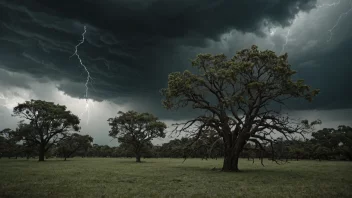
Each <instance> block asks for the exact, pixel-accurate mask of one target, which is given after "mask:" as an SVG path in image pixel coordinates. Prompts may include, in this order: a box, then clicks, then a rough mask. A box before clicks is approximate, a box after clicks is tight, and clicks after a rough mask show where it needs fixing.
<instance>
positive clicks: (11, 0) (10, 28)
mask: <svg viewBox="0 0 352 198" xmlns="http://www.w3.org/2000/svg"><path fill="white" fill-rule="evenodd" d="M315 3H316V0H285V1H279V0H246V1H226V0H218V1H214V0H177V1H176V0H168V1H166V0H164V1H161V0H140V1H137V0H129V1H127V0H115V1H114V0H106V1H95V0H94V1H93V0H76V1H74V2H70V3H66V2H63V1H47V0H37V1H32V0H26V1H15V0H8V1H6V0H0V22H1V23H0V45H1V48H0V61H1V62H0V64H1V67H3V68H5V69H6V70H9V71H18V72H24V73H29V74H31V75H32V76H35V77H38V78H39V77H43V76H46V77H49V78H51V79H52V80H61V79H68V80H70V81H72V82H74V83H84V82H85V78H86V73H85V72H84V70H83V69H82V67H81V66H80V65H79V63H78V61H77V58H76V57H72V58H69V57H70V56H71V55H72V54H73V52H74V47H75V45H76V44H77V43H78V42H79V39H81V34H82V31H83V25H87V33H86V43H84V44H83V45H82V46H81V47H80V48H79V53H80V55H81V57H82V60H83V62H84V64H85V65H86V66H87V68H88V70H89V71H90V73H91V76H92V78H93V83H94V87H91V86H90V94H89V95H90V97H92V98H94V99H96V100H102V99H111V100H115V101H121V98H120V97H125V100H126V98H128V99H129V98H131V99H132V98H134V99H135V100H136V101H138V102H140V104H138V105H139V106H141V108H142V107H143V108H145V109H147V110H151V109H155V108H160V97H159V93H158V90H159V89H160V88H162V87H164V86H165V85H166V80H167V75H168V73H170V72H172V71H178V70H183V69H185V68H186V67H188V66H189V64H188V58H190V57H189V56H190V55H189V54H186V53H182V52H180V51H179V50H178V49H179V47H180V46H192V47H203V48H204V47H206V46H207V40H209V39H210V40H215V41H217V40H219V39H220V35H221V34H223V33H225V32H226V31H229V30H231V29H237V30H239V31H241V32H253V33H255V34H257V35H259V36H262V35H264V33H263V32H262V31H263V30H262V29H261V27H262V26H263V24H262V22H263V20H265V21H269V22H270V23H271V24H275V25H281V26H287V25H289V24H290V23H289V21H291V20H292V19H293V17H294V16H295V14H297V13H298V12H299V11H309V10H310V9H312V8H313V7H314V6H315ZM192 55H193V54H192ZM59 89H60V90H63V91H65V92H66V93H67V94H69V95H71V96H75V97H82V96H83V94H82V86H79V85H77V86H76V85H72V86H70V84H65V83H62V84H61V85H60V86H59ZM146 98H149V99H148V100H147V99H146ZM128 99H127V100H128ZM146 101H147V102H146ZM143 108H142V109H143Z"/></svg>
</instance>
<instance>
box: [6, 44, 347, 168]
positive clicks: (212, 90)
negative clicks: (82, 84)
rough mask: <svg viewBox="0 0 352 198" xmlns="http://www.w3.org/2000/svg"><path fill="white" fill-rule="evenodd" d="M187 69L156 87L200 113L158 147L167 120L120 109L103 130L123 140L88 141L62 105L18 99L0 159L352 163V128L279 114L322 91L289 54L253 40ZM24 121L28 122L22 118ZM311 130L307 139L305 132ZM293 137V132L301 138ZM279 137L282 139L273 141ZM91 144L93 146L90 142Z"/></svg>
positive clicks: (166, 102)
mask: <svg viewBox="0 0 352 198" xmlns="http://www.w3.org/2000/svg"><path fill="white" fill-rule="evenodd" d="M191 65H192V68H194V69H196V70H195V71H193V72H191V71H190V70H185V71H183V72H173V73H170V74H169V76H168V84H167V87H166V88H162V89H161V90H160V93H161V97H162V101H161V104H162V106H163V107H164V108H165V109H167V110H179V109H181V108H186V107H187V108H192V109H196V110H198V112H199V115H197V116H195V117H194V118H192V119H190V120H188V121H186V122H185V123H179V124H175V125H176V127H175V129H173V133H174V134H178V135H181V134H182V135H185V136H186V137H184V138H181V139H174V140H171V141H170V142H168V143H165V144H163V145H161V146H156V145H153V144H152V143H151V142H152V141H153V139H156V138H165V136H166V129H167V125H166V124H165V123H164V122H162V121H161V120H159V118H158V117H156V116H155V115H153V114H151V113H148V112H136V111H132V110H130V111H127V112H121V111H118V113H117V116H115V117H113V118H109V119H108V120H107V121H108V123H107V124H108V125H109V126H110V131H109V132H108V135H109V136H110V137H112V138H114V139H116V140H117V141H118V142H119V143H120V145H119V146H118V147H109V146H104V145H97V144H93V138H92V137H90V136H89V135H80V134H78V133H75V132H79V131H80V125H79V124H80V119H79V117H78V116H77V115H74V114H73V113H72V112H71V111H69V110H68V109H67V107H66V106H64V105H60V104H54V103H53V102H47V101H42V100H30V101H25V102H24V103H21V104H18V105H17V106H15V107H14V109H13V116H16V117H19V118H22V119H24V121H23V122H20V123H19V126H18V128H17V129H15V130H11V129H4V130H2V131H0V152H1V156H7V157H10V158H11V157H15V158H16V156H17V157H18V156H22V157H24V156H26V157H27V158H30V157H32V156H38V158H39V161H45V157H47V158H50V157H53V156H57V157H62V158H64V159H65V160H66V159H67V158H70V157H74V156H81V157H132V156H134V157H135V158H136V162H141V158H143V157H145V158H147V157H161V158H163V157H168V158H170V157H172V158H185V159H186V158H189V157H191V158H192V157H193V158H202V159H208V158H215V159H217V158H220V157H221V158H222V160H223V166H222V169H221V170H222V171H224V172H232V171H233V172H238V171H239V168H238V159H239V158H240V157H242V158H243V157H245V158H248V159H252V160H253V159H254V158H259V159H261V162H263V161H262V159H263V158H269V159H271V160H272V161H275V162H277V163H279V162H282V161H288V160H289V159H295V160H299V159H316V160H332V159H334V160H352V128H351V127H349V126H339V127H338V128H337V129H328V128H325V129H322V130H319V131H315V126H316V125H319V124H321V123H322V122H321V120H319V119H318V120H314V121H308V120H301V119H299V120H297V119H293V118H291V117H290V116H289V115H287V114H285V113H283V111H282V108H283V107H285V106H286V103H287V101H288V100H291V99H295V100H296V99H302V100H305V101H307V102H312V101H313V99H314V98H315V97H316V96H317V95H318V94H319V92H320V90H319V89H316V88H312V87H310V86H309V85H308V84H306V83H305V82H304V80H303V79H298V80H295V78H294V75H295V74H296V73H297V72H296V71H295V70H293V69H292V67H291V64H289V62H288V54H287V53H285V54H283V55H277V54H276V53H275V52H273V51H271V50H264V51H261V50H259V49H258V46H256V45H253V46H252V47H251V48H249V49H243V50H240V51H238V52H237V53H236V54H235V55H234V56H233V57H232V58H227V57H226V56H225V55H224V54H217V55H212V54H199V55H197V57H196V58H195V59H194V60H192V62H191ZM25 121H27V123H25ZM307 134H312V138H311V139H309V140H307V139H305V138H304V137H305V136H306V135H307ZM301 136H302V138H303V139H297V138H295V137H301ZM277 137H281V138H277ZM92 144H93V145H92Z"/></svg>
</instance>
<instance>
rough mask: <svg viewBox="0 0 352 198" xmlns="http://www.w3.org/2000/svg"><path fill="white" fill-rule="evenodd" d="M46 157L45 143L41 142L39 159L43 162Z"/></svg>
mask: <svg viewBox="0 0 352 198" xmlns="http://www.w3.org/2000/svg"><path fill="white" fill-rule="evenodd" d="M44 158H45V145H44V144H40V146H39V161H40V162H43V161H44Z"/></svg>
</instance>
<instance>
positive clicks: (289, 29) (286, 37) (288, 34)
mask: <svg viewBox="0 0 352 198" xmlns="http://www.w3.org/2000/svg"><path fill="white" fill-rule="evenodd" d="M295 21H296V18H295V19H294V20H293V21H292V24H291V26H290V28H288V30H287V34H286V36H285V43H284V44H283V45H282V50H281V52H280V54H282V53H283V52H284V50H285V47H286V45H287V43H288V37H289V36H290V32H291V27H292V25H293V24H294V23H295Z"/></svg>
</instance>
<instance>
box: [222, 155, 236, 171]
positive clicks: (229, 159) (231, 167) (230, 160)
mask: <svg viewBox="0 0 352 198" xmlns="http://www.w3.org/2000/svg"><path fill="white" fill-rule="evenodd" d="M238 157H239V156H238V155H237V156H235V155H234V154H232V152H230V153H227V154H226V155H225V157H224V164H223V166H222V171H224V172H231V171H235V172H237V171H239V169H238Z"/></svg>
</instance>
